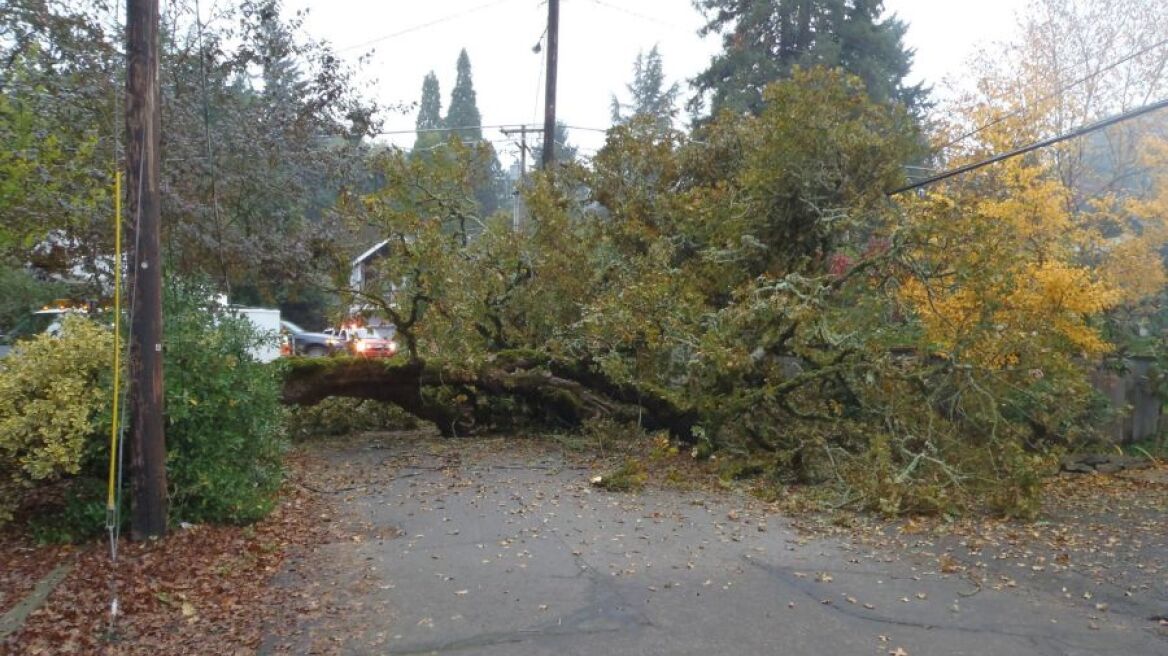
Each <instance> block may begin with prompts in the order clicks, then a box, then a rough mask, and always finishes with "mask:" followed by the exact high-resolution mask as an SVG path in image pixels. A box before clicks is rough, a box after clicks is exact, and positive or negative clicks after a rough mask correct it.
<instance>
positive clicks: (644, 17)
mask: <svg viewBox="0 0 1168 656" xmlns="http://www.w3.org/2000/svg"><path fill="white" fill-rule="evenodd" d="M592 2H593V3H595V4H596V5H598V6H601V7H604V8H606V9H611V10H613V11H619V12H620V13H622V14H628V15H629V16H633V17H635V18H640V19H641V20H644V21H648V22H650V23H657V24H658V25H663V26H665V27H668V28H670V29H674V30H679V31H681V32H687V33H689V32H693V31H695V30H691V29H689V28H687V27H682V26H680V25H677V24H676V23H670V22H669V21H663V20H661V19H660V18H654V17H653V16H647V15H645V14H642V13H639V12H636V11H633V10H632V9H626V8H625V7H620V6H618V5H614V4H610V3H608V2H605V1H604V0H592Z"/></svg>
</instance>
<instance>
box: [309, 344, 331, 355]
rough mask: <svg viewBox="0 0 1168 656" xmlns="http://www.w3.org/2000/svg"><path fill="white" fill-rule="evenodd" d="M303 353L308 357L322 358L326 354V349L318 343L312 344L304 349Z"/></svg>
mask: <svg viewBox="0 0 1168 656" xmlns="http://www.w3.org/2000/svg"><path fill="white" fill-rule="evenodd" d="M304 355H306V356H308V357H310V358H323V357H324V356H326V355H328V349H326V348H325V347H323V346H321V345H319V344H313V345H312V346H309V347H308V348H306V349H304Z"/></svg>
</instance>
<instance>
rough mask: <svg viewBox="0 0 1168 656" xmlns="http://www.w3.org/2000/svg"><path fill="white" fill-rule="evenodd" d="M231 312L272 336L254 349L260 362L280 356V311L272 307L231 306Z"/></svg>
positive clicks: (264, 333)
mask: <svg viewBox="0 0 1168 656" xmlns="http://www.w3.org/2000/svg"><path fill="white" fill-rule="evenodd" d="M228 311H229V312H232V313H234V314H236V315H238V316H241V317H243V318H245V319H247V320H248V321H250V322H251V324H252V325H253V326H255V327H256V330H258V331H259V332H260V333H261V334H263V335H265V336H267V337H270V338H271V339H267V340H265V341H264V344H263V345H262V346H259V347H256V348H253V349H252V353H251V354H252V357H254V358H255V359H256V360H259V361H260V362H271V361H273V360H275V359H276V358H279V357H280V311H279V310H273V309H271V308H250V307H234V306H232V307H230V308H229V310H228Z"/></svg>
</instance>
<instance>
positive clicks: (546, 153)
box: [543, 0, 560, 171]
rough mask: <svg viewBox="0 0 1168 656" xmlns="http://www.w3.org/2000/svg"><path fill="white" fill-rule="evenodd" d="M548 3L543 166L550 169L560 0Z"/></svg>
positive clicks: (554, 117) (554, 130)
mask: <svg viewBox="0 0 1168 656" xmlns="http://www.w3.org/2000/svg"><path fill="white" fill-rule="evenodd" d="M547 3H548V25H547V35H548V53H547V95H546V96H545V98H544V105H543V168H544V170H545V171H550V170H551V168H552V164H553V163H555V161H556V69H557V68H558V64H559V62H557V59H558V57H559V51H560V0H547Z"/></svg>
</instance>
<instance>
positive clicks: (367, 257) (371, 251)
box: [353, 239, 389, 266]
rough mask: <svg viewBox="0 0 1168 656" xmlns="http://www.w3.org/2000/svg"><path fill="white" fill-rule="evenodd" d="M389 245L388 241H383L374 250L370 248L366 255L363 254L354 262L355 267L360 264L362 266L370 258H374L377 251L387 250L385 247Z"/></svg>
mask: <svg viewBox="0 0 1168 656" xmlns="http://www.w3.org/2000/svg"><path fill="white" fill-rule="evenodd" d="M388 243H389V240H388V239H383V240H382V241H379V242H377V243H376V244H375V245H374V246H373V247H372V248H370V249H369V250H367V251H365V252H364V253H361V254H360V255H358V256H357V259H355V260H353V266H357V265H358V264H361V263H363V262H365V261H366V260H368V259H369V258H371V257H373V256H374V255H376V254H377V251H379V250H381V249H382V248H385V245H386V244H388Z"/></svg>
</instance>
